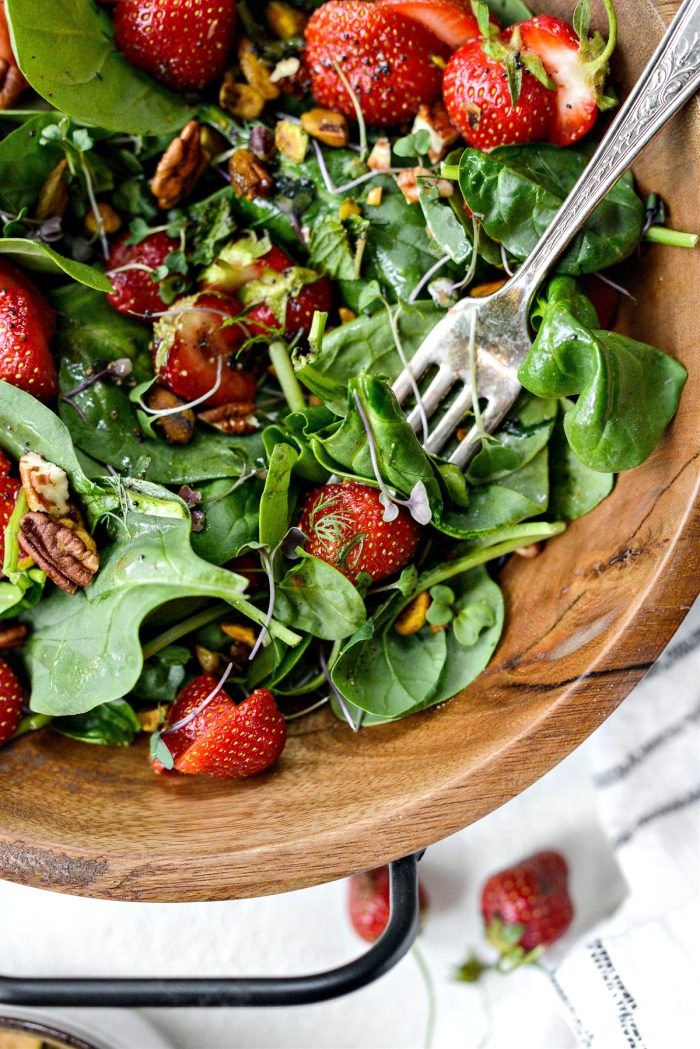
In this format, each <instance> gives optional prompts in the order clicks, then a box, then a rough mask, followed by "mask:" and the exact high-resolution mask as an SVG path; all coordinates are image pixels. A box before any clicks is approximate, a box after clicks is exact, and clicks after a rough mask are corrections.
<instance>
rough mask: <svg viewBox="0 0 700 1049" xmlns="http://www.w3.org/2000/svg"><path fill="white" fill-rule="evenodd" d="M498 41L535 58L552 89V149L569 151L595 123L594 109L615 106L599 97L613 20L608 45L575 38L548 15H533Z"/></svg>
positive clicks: (611, 45)
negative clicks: (506, 42)
mask: <svg viewBox="0 0 700 1049" xmlns="http://www.w3.org/2000/svg"><path fill="white" fill-rule="evenodd" d="M582 32H583V30H582ZM503 39H504V40H505V41H511V42H512V43H513V44H514V45H515V46H517V47H522V48H524V49H526V50H528V51H534V52H535V54H537V55H539V57H540V58H541V59H542V64H543V66H544V68H545V69H546V71H547V73H548V74H549V76H550V77H551V78H552V80H553V81H554V83H555V84H556V85H557V91H556V109H555V115H554V119H553V121H552V123H551V125H550V132H549V141H550V142H552V143H553V144H554V145H555V146H570V145H571V143H572V142H577V141H578V139H580V138H583V136H584V135H586V134H588V132H589V131H590V130H591V128H592V127H593V125H594V124H595V122H596V120H597V118H598V110H599V109H607V108H609V107H610V106H611V105H614V104H615V103H614V99H612V98H610V97H608V96H606V95H605V94H604V92H603V86H604V82H605V77H606V75H607V70H608V58H609V56H610V54H611V53H612V49H613V48H614V46H615V39H616V25H615V24H614V15H613V16H612V19H611V23H610V36H609V40H608V44H607V45H606V44H605V42H604V41H603V38H602V37H601V36H600V34H599V33H595V34H594V35H593V36H592V37H590V38H589V37H588V34H587V32H583V35H582V36H581V37H579V35H578V34H577V33H576V31H575V29H574V27H573V26H571V25H569V23H568V22H564V21H563V20H562V19H561V18H555V17H554V16H553V15H537V17H535V18H529V19H528V20H527V21H526V22H520V23H518V25H515V26H511V27H510V28H509V29H507V30H506V31H505V33H504V34H503Z"/></svg>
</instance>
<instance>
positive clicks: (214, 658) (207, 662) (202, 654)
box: [194, 645, 224, 674]
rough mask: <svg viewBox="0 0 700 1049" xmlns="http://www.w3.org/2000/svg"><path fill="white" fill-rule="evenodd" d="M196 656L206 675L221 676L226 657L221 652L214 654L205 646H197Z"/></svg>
mask: <svg viewBox="0 0 700 1049" xmlns="http://www.w3.org/2000/svg"><path fill="white" fill-rule="evenodd" d="M194 654H195V656H196V657H197V662H198V663H199V665H200V667H201V668H202V670H203V671H204V673H205V674H220V673H221V671H222V670H223V666H224V657H223V655H222V654H221V652H212V651H211V649H209V648H205V647H204V645H195V646H194Z"/></svg>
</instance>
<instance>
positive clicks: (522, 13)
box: [485, 0, 532, 28]
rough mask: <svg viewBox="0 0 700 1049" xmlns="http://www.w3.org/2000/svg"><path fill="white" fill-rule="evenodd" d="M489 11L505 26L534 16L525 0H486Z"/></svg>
mask: <svg viewBox="0 0 700 1049" xmlns="http://www.w3.org/2000/svg"><path fill="white" fill-rule="evenodd" d="M485 2H486V5H487V7H488V9H489V11H490V12H491V13H492V14H493V15H495V17H496V18H497V19H498V21H499V22H500V23H501V25H502V26H503V27H504V28H505V27H506V26H509V25H514V24H515V23H516V22H524V21H526V20H527V19H528V18H532V11H531V10H530V8H529V7H528V6H527V4H526V3H524V2H523V0H485Z"/></svg>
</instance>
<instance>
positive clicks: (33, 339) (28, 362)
mask: <svg viewBox="0 0 700 1049" xmlns="http://www.w3.org/2000/svg"><path fill="white" fill-rule="evenodd" d="M55 328H56V314H55V312H54V311H53V309H52V308H51V306H49V304H48V302H47V301H46V299H45V298H44V296H43V295H42V294H41V292H40V291H39V290H38V288H36V287H35V286H34V284H33V283H32V282H31V281H30V280H29V278H28V277H25V275H24V274H23V273H20V272H19V270H16V269H15V268H14V266H10V265H9V264H8V263H6V262H0V379H4V380H5V382H9V383H10V384H11V385H12V386H17V387H19V389H20V390H26V391H27V393H31V394H33V395H34V396H35V397H37V398H38V399H39V400H40V401H49V400H51V399H52V398H53V397H55V396H56V394H57V392H58V375H57V373H56V365H55V364H54V359H53V357H52V356H51V351H50V349H49V341H50V339H51V337H52V335H53V333H54V331H55Z"/></svg>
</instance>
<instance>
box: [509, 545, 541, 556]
mask: <svg viewBox="0 0 700 1049" xmlns="http://www.w3.org/2000/svg"><path fill="white" fill-rule="evenodd" d="M543 550H544V543H530V545H529V546H519V547H518V548H517V550H516V551H515V553H516V554H518V555H519V556H520V557H527V558H531V557H539V555H540V554H541V553H542V551H543Z"/></svg>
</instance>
